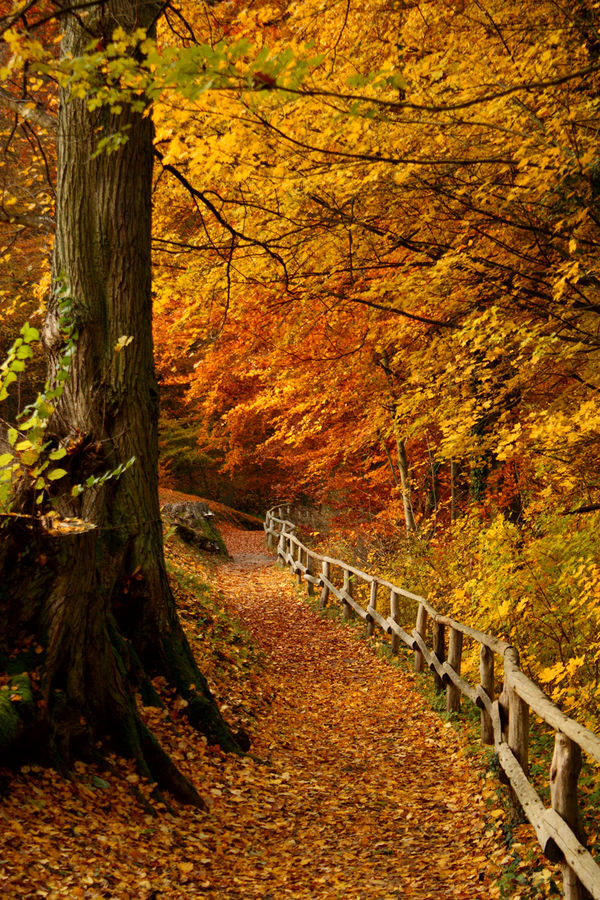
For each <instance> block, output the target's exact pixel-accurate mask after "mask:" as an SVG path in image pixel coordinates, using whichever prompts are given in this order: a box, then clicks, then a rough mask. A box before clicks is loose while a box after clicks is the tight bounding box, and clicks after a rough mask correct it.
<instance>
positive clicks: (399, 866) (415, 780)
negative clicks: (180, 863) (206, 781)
mask: <svg viewBox="0 0 600 900" xmlns="http://www.w3.org/2000/svg"><path fill="white" fill-rule="evenodd" d="M223 535H224V537H225V540H226V542H227V545H228V548H229V551H230V553H232V556H233V559H232V560H231V561H230V562H229V563H226V564H223V565H221V566H220V567H219V569H218V573H217V583H218V586H219V587H220V589H221V591H222V592H223V595H224V598H225V602H226V606H227V608H228V610H229V611H230V612H231V614H232V615H235V616H236V617H237V618H238V619H239V620H240V621H241V623H242V624H243V625H244V626H245V628H246V629H247V630H248V632H249V633H250V634H251V636H252V638H253V641H254V642H255V644H256V645H257V646H258V647H259V648H260V649H261V650H262V651H263V652H264V654H265V665H264V669H263V677H264V679H265V684H260V685H257V686H256V689H257V690H258V691H263V692H264V696H265V698H266V700H267V704H266V705H265V709H264V714H263V715H262V716H261V720H260V722H257V729H256V734H253V735H252V738H253V743H252V753H253V754H254V755H255V756H256V757H259V758H261V759H263V760H266V761H268V764H269V767H270V768H269V769H268V770H267V771H266V772H265V776H264V778H263V779H262V781H261V788H260V791H259V793H258V794H257V792H256V783H257V782H256V781H255V780H253V782H252V786H253V791H252V793H253V796H252V804H253V809H254V814H253V809H252V808H250V809H249V808H248V806H246V807H245V809H244V819H243V822H240V825H239V829H240V833H239V834H238V835H236V837H235V838H233V841H234V843H235V844H236V846H237V848H238V851H239V855H238V856H237V859H236V863H235V868H234V870H233V872H232V878H233V884H231V891H232V892H231V893H228V894H227V896H232V897H233V896H238V894H237V893H236V892H235V890H236V888H240V889H241V892H240V894H239V896H244V897H263V898H264V900H269V898H271V900H276V898H277V900H280V898H282V897H293V898H298V900H300V898H337V897H339V898H346V900H349V898H365V900H366V898H377V900H386V898H425V897H427V898H444V900H445V898H464V900H467V898H473V897H486V898H489V897H491V896H498V894H497V893H496V891H497V889H495V888H494V887H493V886H492V884H491V882H492V881H493V880H494V875H497V871H494V866H493V864H492V862H491V857H492V856H496V858H497V847H495V848H492V843H493V839H492V838H488V837H486V836H485V814H486V811H485V807H484V803H483V801H482V799H481V781H480V780H479V778H478V776H477V775H475V774H474V772H473V769H472V766H471V765H470V763H469V762H468V761H467V760H466V759H465V757H464V755H463V751H462V749H461V744H460V741H459V739H458V738H457V736H456V734H455V732H454V731H453V729H452V728H451V727H449V726H448V725H446V724H445V723H444V722H443V721H441V720H440V719H439V718H438V717H437V716H436V715H435V714H434V713H433V712H432V711H431V710H430V709H429V708H428V707H427V704H426V702H425V701H424V700H423V698H422V697H421V696H420V695H419V694H418V693H417V692H416V691H414V690H413V686H412V684H411V682H412V681H413V680H414V679H413V678H412V677H411V676H410V674H406V673H403V672H401V671H400V670H398V669H397V668H395V667H393V666H391V665H390V664H388V663H386V662H385V661H384V660H380V659H378V658H377V657H376V655H375V654H374V653H373V651H372V649H370V648H369V647H368V646H367V645H366V643H365V642H363V641H360V640H357V637H356V634H355V633H353V632H352V631H351V630H350V629H348V628H347V627H345V626H344V625H343V624H342V623H341V622H338V621H334V620H332V619H329V618H323V617H321V616H320V615H319V614H318V612H316V611H314V610H312V609H311V608H310V606H309V605H308V604H307V603H306V602H305V601H304V600H303V598H302V597H301V596H299V594H298V592H297V591H296V590H295V588H294V585H293V582H292V580H291V578H290V575H289V573H288V572H287V571H284V570H281V569H278V568H276V567H275V566H274V565H273V560H274V558H273V557H272V556H271V555H267V553H266V551H265V545H264V536H263V535H262V534H261V533H259V532H243V531H239V530H236V529H232V528H225V529H223ZM240 796H241V797H242V796H244V787H243V784H242V785H241V788H240ZM235 827H236V825H235V821H233V820H232V821H231V822H229V828H235ZM494 850H496V852H495V853H494ZM216 875H217V873H216V871H215V870H214V869H213V878H214V877H215V876H216ZM217 877H218V876H217ZM213 883H214V882H213ZM234 885H235V887H234Z"/></svg>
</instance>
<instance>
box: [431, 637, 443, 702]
mask: <svg viewBox="0 0 600 900" xmlns="http://www.w3.org/2000/svg"><path fill="white" fill-rule="evenodd" d="M432 630H433V635H432V637H433V652H434V654H435V656H436V658H437V660H438V662H441V663H443V662H444V660H445V659H446V628H445V626H444V625H443V624H442V623H441V622H436V621H435V619H434V620H433V629H432ZM432 671H433V682H434V685H435V689H436V691H437V692H438V694H441V692H442V691H443V690H444V682H443V681H442V678H441V676H440V675H439V673H438V671H437V669H435V668H433V666H432Z"/></svg>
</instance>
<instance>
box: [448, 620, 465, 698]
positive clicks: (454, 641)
mask: <svg viewBox="0 0 600 900" xmlns="http://www.w3.org/2000/svg"><path fill="white" fill-rule="evenodd" d="M462 646H463V635H462V631H458V629H456V628H451V629H450V637H449V640H448V664H449V665H451V666H452V668H453V669H454V671H455V672H456V673H457V675H460V665H461V660H462ZM459 710H460V690H459V689H458V688H457V687H456V685H455V684H454V683H453V682H452V681H448V683H447V684H446V712H449V713H451V712H458V711H459Z"/></svg>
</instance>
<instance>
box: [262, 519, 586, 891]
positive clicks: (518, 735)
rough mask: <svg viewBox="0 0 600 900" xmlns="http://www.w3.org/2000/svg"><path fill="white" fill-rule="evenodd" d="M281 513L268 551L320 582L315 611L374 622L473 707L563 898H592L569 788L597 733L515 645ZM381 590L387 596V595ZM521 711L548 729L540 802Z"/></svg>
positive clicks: (452, 695) (454, 702)
mask: <svg viewBox="0 0 600 900" xmlns="http://www.w3.org/2000/svg"><path fill="white" fill-rule="evenodd" d="M289 515H290V508H289V506H287V505H284V506H277V507H274V508H273V509H271V510H269V512H268V513H267V516H266V520H265V532H266V537H267V543H268V545H269V547H270V548H271V549H275V548H276V549H277V555H278V558H279V560H281V562H283V563H284V564H285V565H288V566H289V567H290V568H291V569H292V571H293V572H294V573H295V575H296V578H297V582H298V584H301V583H302V582H303V581H304V582H306V584H307V588H308V593H309V594H310V595H313V596H314V594H315V591H316V590H317V589H320V600H319V603H320V606H321V608H325V607H326V606H327V603H328V601H329V598H330V597H331V596H333V597H335V598H336V600H338V601H339V602H340V603H341V604H342V608H343V612H344V617H345V618H346V619H350V618H352V617H354V616H360V618H362V619H363V620H364V621H365V622H366V624H367V631H368V633H369V634H374V632H375V629H376V628H380V629H381V630H382V631H383V632H384V633H386V634H388V635H390V637H391V649H392V652H393V653H397V652H398V649H399V647H400V644H401V643H403V644H405V645H406V646H407V647H408V648H409V649H410V650H412V651H413V652H414V668H415V671H416V672H422V671H424V669H425V666H426V665H427V666H428V667H429V668H430V669H431V671H432V672H433V674H434V678H435V683H436V688H437V689H438V690H439V691H445V692H446V709H447V710H448V712H456V711H458V710H459V708H460V703H461V696H464V697H467V698H468V699H469V700H470V701H471V703H473V704H475V705H476V706H477V707H478V708H479V710H480V719H481V740H482V742H483V743H484V744H489V745H492V746H493V747H494V749H495V752H496V754H497V756H498V760H499V763H500V766H501V768H502V770H503V772H504V775H505V777H506V780H507V781H508V783H509V784H510V787H511V802H512V803H513V805H514V806H516V805H517V801H518V804H520V806H521V807H522V809H523V811H524V813H525V815H526V816H527V818H528V819H529V821H530V823H531V824H532V826H533V828H534V830H535V833H536V835H537V839H538V841H539V843H540V846H541V847H542V850H543V851H544V854H545V855H546V856H547V858H548V859H550V860H551V861H552V862H557V863H559V864H560V867H561V870H562V876H563V892H564V896H565V898H567V900H585V898H587V897H592V898H593V900H600V867H599V866H598V865H597V863H596V862H595V860H594V858H593V857H592V855H591V853H590V852H589V851H588V850H587V849H586V847H585V835H584V832H583V827H582V824H581V813H580V809H579V798H578V787H577V785H578V778H579V773H580V770H581V764H582V753H581V751H582V750H583V751H584V752H585V753H586V754H587V755H588V756H589V757H590V758H591V759H592V760H594V761H595V762H597V763H600V737H599V736H598V735H597V734H595V733H594V732H593V731H590V729H589V728H585V727H584V726H583V725H581V724H580V723H579V722H577V721H576V720H575V719H571V718H569V717H568V716H566V715H565V714H564V713H563V712H562V711H561V710H560V709H559V708H558V707H557V706H556V705H555V704H554V703H553V702H552V701H551V700H550V699H549V698H548V697H547V696H546V695H545V694H544V693H543V691H541V690H540V688H539V687H538V686H537V685H536V684H534V682H533V681H531V679H529V678H528V677H527V676H526V675H525V674H524V673H523V672H522V671H521V669H520V668H519V661H518V655H517V652H516V650H515V648H514V647H512V646H511V645H510V644H508V643H506V641H503V640H500V639H499V638H497V637H494V636H493V635H489V634H485V633H484V632H482V631H478V630H477V629H476V628H471V627H470V626H468V625H463V624H462V623H461V622H457V621H456V620H454V619H452V618H450V617H448V616H444V615H441V614H440V613H438V612H437V610H435V609H434V608H433V606H432V605H431V604H430V603H429V602H428V601H427V600H426V599H425V598H424V597H420V596H419V595H418V594H413V593H411V592H410V591H406V590H404V589H403V588H400V587H397V586H396V585H394V584H392V583H391V582H389V581H386V580H384V579H383V578H377V577H375V576H373V575H369V574H368V573H366V572H362V571H361V570H360V569H357V568H355V567H354V566H351V565H349V564H348V563H345V562H343V561H341V560H339V559H333V558H332V557H329V556H323V555H321V554H319V553H315V552H314V551H313V550H311V549H310V548H308V547H307V546H305V545H304V544H303V543H302V542H301V541H300V540H299V538H298V537H297V536H296V533H295V532H296V525H295V524H294V523H293V522H291V521H290V520H289V519H288V518H285V517H286V516H289ZM334 573H335V574H334ZM359 585H364V586H365V589H366V592H368V602H367V605H366V606H365V605H364V603H360V602H359V601H358V600H357V599H356V597H355V596H354V594H355V593H356V588H357V587H358V586H359ZM382 591H385V592H387V594H388V595H389V597H388V598H387V599H386V602H384V601H383V600H382ZM400 598H404V599H405V600H410V601H413V603H414V604H416V616H415V620H414V621H415V627H414V628H412V629H410V630H408V626H406V623H405V624H404V626H403V625H402V624H400V602H399V601H400ZM388 609H389V614H386V612H385V611H386V610H388ZM465 638H466V639H467V640H469V641H472V642H475V643H476V644H479V647H480V651H479V653H480V664H479V683H478V684H475V685H474V684H471V683H470V682H469V681H467V679H465V678H464V677H463V675H461V662H462V657H463V641H464V639H465ZM497 657H499V659H500V662H501V665H502V674H501V680H502V688H501V690H500V691H499V692H498V696H495V683H496V680H498V681H500V678H499V677H498V676H499V673H498V674H496V673H495V661H496V658H497ZM530 712H533V713H535V714H536V715H537V716H538V717H539V718H540V719H542V720H543V721H544V722H546V723H547V724H548V725H549V726H550V727H551V728H553V729H554V731H555V743H554V755H553V757H552V764H551V767H550V773H549V780H550V796H551V807H549V808H548V807H546V806H545V804H544V802H543V800H542V798H541V797H540V795H539V794H538V792H537V791H536V789H535V787H534V786H533V784H532V783H531V781H530V780H529V777H528V771H529V728H530V722H529V718H530Z"/></svg>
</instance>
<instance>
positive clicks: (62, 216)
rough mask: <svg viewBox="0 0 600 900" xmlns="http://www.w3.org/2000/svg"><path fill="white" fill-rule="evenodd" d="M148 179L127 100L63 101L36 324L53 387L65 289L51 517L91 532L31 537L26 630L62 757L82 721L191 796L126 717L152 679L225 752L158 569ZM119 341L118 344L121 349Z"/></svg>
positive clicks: (71, 35)
mask: <svg viewBox="0 0 600 900" xmlns="http://www.w3.org/2000/svg"><path fill="white" fill-rule="evenodd" d="M160 7H161V4H160V3H158V2H156V0H110V2H107V3H103V4H98V5H95V6H92V7H90V8H89V9H83V10H79V12H78V13H77V16H67V17H66V22H65V26H66V27H65V37H64V45H63V52H65V53H71V54H73V55H74V56H79V55H81V54H82V53H83V51H84V47H85V46H86V45H88V44H89V42H90V36H91V35H92V36H93V35H97V36H98V38H99V39H104V40H107V39H108V40H110V37H111V35H112V33H113V31H114V29H115V28H116V27H117V26H121V27H123V28H124V29H125V30H126V31H127V32H131V31H132V30H134V29H137V28H140V27H142V28H151V27H152V25H153V22H154V19H155V17H156V15H157V14H158V12H159V9H160ZM115 132H121V133H123V134H126V136H127V141H126V143H124V144H122V145H121V146H120V147H119V149H118V150H116V151H115V152H112V153H100V154H98V155H96V156H94V154H95V151H96V148H97V144H98V140H99V138H100V137H102V136H105V135H106V134H110V133H115ZM151 174H152V123H151V119H150V118H149V117H148V116H144V115H142V114H141V113H139V112H134V111H133V110H131V108H130V107H127V106H124V108H123V111H122V112H121V113H120V114H119V115H112V114H110V112H109V111H108V110H107V109H105V108H101V109H99V110H95V111H93V112H90V111H89V110H88V106H87V103H86V102H85V101H82V100H73V99H70V98H67V97H65V96H62V97H61V100H60V106H59V128H58V177H57V210H56V240H55V249H54V261H53V288H52V295H51V298H50V302H49V307H48V315H47V321H46V325H45V329H44V342H45V346H46V349H47V352H48V355H49V360H50V379H51V380H52V377H53V375H55V374H56V369H57V360H58V357H59V356H60V352H61V347H62V344H63V342H64V338H63V336H62V334H61V331H60V328H59V317H60V310H59V301H60V299H61V297H64V296H65V295H67V296H68V297H69V298H70V306H71V315H72V317H73V320H74V322H75V326H76V328H77V330H78V332H79V340H78V343H77V347H76V351H75V354H74V357H73V362H72V367H71V373H70V378H69V381H68V383H67V385H66V387H65V390H64V393H63V395H62V397H61V399H60V401H59V404H58V407H57V410H56V412H55V414H54V416H53V419H52V422H51V426H50V428H49V433H50V434H51V436H52V438H53V440H55V441H56V442H57V443H60V444H61V445H62V446H64V447H66V448H67V449H68V456H67V458H66V462H65V461H64V460H63V461H61V465H64V468H66V469H67V470H68V473H69V474H68V476H67V477H65V478H63V479H61V480H60V481H58V482H57V483H56V484H57V490H58V491H62V492H63V496H62V499H61V500H60V501H59V505H58V509H59V511H60V513H61V514H62V515H63V516H77V517H80V518H82V519H84V520H85V521H86V522H89V523H91V524H93V525H94V526H95V528H94V529H93V530H90V531H87V532H85V533H83V534H78V535H71V536H68V537H62V538H56V537H55V538H52V539H51V540H50V539H47V538H46V539H45V544H47V543H48V540H50V543H51V546H50V548H48V547H47V546H45V547H44V552H43V554H42V556H43V559H44V560H45V571H44V573H43V577H42V578H41V579H38V580H37V581H35V583H34V581H30V582H28V590H29V594H30V601H31V602H30V607H31V609H35V613H32V615H31V621H29V622H28V625H29V630H34V631H35V632H36V633H38V634H40V635H41V636H42V639H43V642H44V645H45V647H46V658H45V692H46V695H47V699H48V715H47V727H48V733H49V741H50V744H51V745H52V746H53V747H54V748H55V749H56V750H57V751H58V753H60V754H61V755H62V756H68V755H69V754H70V752H71V747H70V743H71V738H72V737H74V736H77V735H78V733H79V732H80V731H81V724H80V723H81V720H82V717H83V719H85V722H86V729H85V730H86V731H89V732H90V733H91V734H92V735H93V736H94V737H98V736H100V737H101V736H103V735H105V734H108V735H109V736H111V737H112V739H113V740H114V741H115V742H116V743H117V745H118V746H119V747H120V749H121V750H122V751H123V752H125V753H127V754H129V755H133V756H135V757H136V758H137V759H138V762H139V763H140V766H141V768H142V770H144V771H146V772H147V774H150V775H153V776H154V777H156V778H158V779H159V780H162V781H163V782H164V783H166V784H167V786H168V787H171V788H172V789H174V790H176V791H177V792H178V793H179V794H180V795H182V796H184V797H186V798H187V799H194V798H193V792H191V791H190V790H188V788H187V787H186V786H185V785H184V784H183V783H182V782H181V780H178V776H177V774H176V771H175V770H174V769H173V767H172V766H171V767H170V766H169V763H168V760H167V758H166V757H165V756H164V754H162V752H161V751H160V749H159V748H158V747H157V745H156V744H155V742H154V741H153V740H152V738H151V736H150V735H149V734H148V732H147V731H146V730H145V729H144V727H143V725H142V724H141V722H140V720H139V719H138V717H137V714H136V711H135V706H134V701H133V689H132V684H134V683H135V681H136V679H137V680H138V682H139V680H140V679H143V677H144V672H143V669H145V671H147V672H149V673H151V674H153V673H160V674H162V675H164V676H165V677H166V678H167V679H168V680H169V682H170V683H171V684H173V685H175V686H176V687H177V689H178V690H179V691H180V693H181V694H182V695H183V696H184V697H185V698H186V699H187V700H188V707H187V709H188V712H189V715H190V718H191V719H192V721H193V722H194V723H195V724H196V725H198V726H200V727H201V728H202V729H203V730H204V731H205V732H206V733H207V734H208V735H209V736H210V737H212V738H213V739H216V740H218V741H219V742H220V743H221V744H222V745H223V746H224V747H226V748H227V749H238V748H237V744H236V742H235V740H234V739H233V738H232V736H231V734H230V732H229V730H228V729H227V727H226V725H225V724H224V722H223V721H222V719H221V717H220V715H219V712H218V708H217V707H216V704H215V702H214V700H213V698H212V697H211V695H210V692H209V691H208V688H207V685H206V682H205V680H204V678H203V677H202V675H201V673H200V672H199V671H198V668H197V666H196V664H195V662H194V659H193V656H192V653H191V650H190V648H189V645H188V643H187V640H186V638H185V636H184V634H183V631H182V629H181V626H180V624H179V621H178V618H177V614H176V610H175V604H174V600H173V596H172V594H171V591H170V589H169V586H168V582H167V577H166V571H165V565H164V557H163V548H162V528H161V521H160V513H159V506H158V490H157V488H158V484H157V462H158V444H157V420H158V389H157V383H156V378H155V374H154V363H153V352H152V351H153V348H152V329H151V325H152V322H151V318H152V310H151V281H150V278H151V271H150V227H151V200H150V198H151ZM123 336H127V337H131V338H132V341H131V342H130V343H129V344H128V345H127V346H125V347H123V348H122V349H119V339H120V338H122V337H123ZM123 343H124V342H123V341H122V342H121V344H123ZM132 457H135V464H134V465H133V466H132V467H131V468H129V469H128V470H127V471H126V472H125V473H124V474H123V475H122V476H121V477H120V478H119V479H113V480H110V481H108V482H106V484H104V485H102V486H97V487H92V488H91V489H89V490H87V491H85V492H84V493H83V494H82V495H81V496H80V497H78V498H76V499H73V498H71V496H70V487H71V485H72V484H76V483H80V482H83V481H84V480H85V478H86V477H88V476H90V475H92V474H99V473H102V472H104V471H112V470H114V469H115V468H116V467H117V466H118V465H120V464H122V463H125V462H127V461H128V460H129V459H131V458H132ZM67 482H69V483H68V484H67ZM37 539H38V540H40V541H43V538H42V537H39V538H37ZM38 551H39V548H38ZM39 557H40V553H39V552H38V554H37V558H38V559H39ZM4 562H5V563H6V556H5V557H4ZM36 603H37V605H36Z"/></svg>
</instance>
